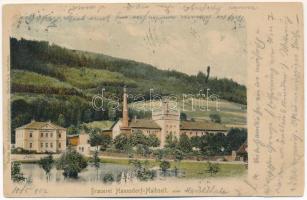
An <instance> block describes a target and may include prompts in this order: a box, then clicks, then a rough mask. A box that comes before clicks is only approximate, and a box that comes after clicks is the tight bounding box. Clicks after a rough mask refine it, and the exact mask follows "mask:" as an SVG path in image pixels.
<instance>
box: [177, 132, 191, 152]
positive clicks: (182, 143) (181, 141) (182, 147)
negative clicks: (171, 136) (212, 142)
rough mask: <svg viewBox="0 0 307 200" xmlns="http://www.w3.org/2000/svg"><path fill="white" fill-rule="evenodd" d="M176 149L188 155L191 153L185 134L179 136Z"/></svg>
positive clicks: (188, 140)
mask: <svg viewBox="0 0 307 200" xmlns="http://www.w3.org/2000/svg"><path fill="white" fill-rule="evenodd" d="M178 147H179V149H180V150H181V151H183V152H184V153H188V152H191V151H192V144H191V140H190V138H189V137H188V136H187V135H186V134H182V135H180V137H179V143H178Z"/></svg>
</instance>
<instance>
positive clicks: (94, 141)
mask: <svg viewBox="0 0 307 200" xmlns="http://www.w3.org/2000/svg"><path fill="white" fill-rule="evenodd" d="M111 142H112V138H111V137H110V136H109V135H106V134H102V133H100V132H99V131H93V130H92V131H91V134H90V144H91V146H96V147H97V148H98V146H101V148H102V149H103V150H105V149H106V148H107V147H108V146H109V145H110V144H111Z"/></svg>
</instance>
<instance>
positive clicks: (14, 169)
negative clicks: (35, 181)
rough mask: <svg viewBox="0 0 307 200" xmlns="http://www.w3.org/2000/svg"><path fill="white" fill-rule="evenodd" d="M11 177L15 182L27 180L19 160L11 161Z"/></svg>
mask: <svg viewBox="0 0 307 200" xmlns="http://www.w3.org/2000/svg"><path fill="white" fill-rule="evenodd" d="M11 179H12V181H14V182H22V181H25V180H26V178H25V177H24V176H23V173H22V172H21V169H20V163H18V162H12V163H11Z"/></svg>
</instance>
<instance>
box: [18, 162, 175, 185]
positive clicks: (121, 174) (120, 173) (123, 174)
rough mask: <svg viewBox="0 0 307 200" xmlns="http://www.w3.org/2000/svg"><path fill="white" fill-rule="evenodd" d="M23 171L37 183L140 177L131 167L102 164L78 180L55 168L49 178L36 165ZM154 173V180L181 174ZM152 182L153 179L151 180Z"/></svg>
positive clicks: (116, 179)
mask: <svg viewBox="0 0 307 200" xmlns="http://www.w3.org/2000/svg"><path fill="white" fill-rule="evenodd" d="M21 171H22V173H23V175H24V177H25V178H26V179H27V180H30V181H32V182H35V181H37V180H39V181H46V182H47V181H48V182H84V183H86V182H105V183H106V182H118V183H122V182H132V181H139V180H140V177H139V176H138V174H136V172H135V169H134V168H133V167H132V166H130V165H119V164H111V163H101V164H100V167H99V168H98V170H97V169H96V168H95V167H94V166H91V165H88V166H87V168H86V169H84V170H83V171H81V172H80V173H79V175H78V178H77V179H72V178H65V177H64V176H63V171H62V170H57V169H56V168H55V167H54V168H53V169H52V170H51V172H50V175H49V178H48V180H47V176H46V174H45V171H44V170H43V169H42V168H40V167H39V165H38V164H34V163H22V164H21ZM151 171H152V172H153V173H154V176H153V178H152V180H154V179H163V180H165V179H169V178H175V176H178V174H179V172H176V173H173V172H172V171H168V172H167V173H165V172H164V173H163V172H161V171H160V170H159V169H151ZM149 180H151V178H150V179H149Z"/></svg>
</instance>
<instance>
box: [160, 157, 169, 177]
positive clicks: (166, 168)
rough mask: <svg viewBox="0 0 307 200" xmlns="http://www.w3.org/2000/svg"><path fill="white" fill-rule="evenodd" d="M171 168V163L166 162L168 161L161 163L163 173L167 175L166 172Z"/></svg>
mask: <svg viewBox="0 0 307 200" xmlns="http://www.w3.org/2000/svg"><path fill="white" fill-rule="evenodd" d="M170 167H171V163H170V162H168V161H166V160H162V161H161V162H160V169H161V171H162V172H163V173H164V174H165V173H166V171H167V170H168V169H169V168H170Z"/></svg>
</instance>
